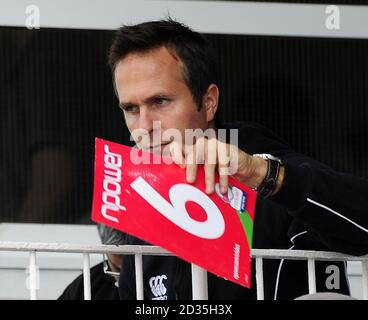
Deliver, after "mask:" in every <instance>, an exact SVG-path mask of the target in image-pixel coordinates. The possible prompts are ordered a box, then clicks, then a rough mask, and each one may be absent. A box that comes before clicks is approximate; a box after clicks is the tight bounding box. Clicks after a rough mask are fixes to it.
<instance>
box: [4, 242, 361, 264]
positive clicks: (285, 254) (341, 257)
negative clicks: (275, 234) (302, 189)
mask: <svg viewBox="0 0 368 320" xmlns="http://www.w3.org/2000/svg"><path fill="white" fill-rule="evenodd" d="M0 251H25V252H30V251H38V252H64V253H96V254H98V253H115V254H128V255H130V254H137V253H138V254H144V255H172V253H170V252H169V251H167V250H165V249H163V248H161V247H158V246H147V245H145V246H140V245H122V246H111V245H103V244H101V245H78V244H66V243H44V242H13V241H0ZM251 255H252V257H253V258H256V257H263V258H264V259H290V260H294V259H295V260H300V259H303V260H308V259H309V258H314V259H316V260H335V261H345V260H349V261H368V255H364V256H351V255H347V254H342V253H336V252H329V251H310V250H282V249H252V250H251Z"/></svg>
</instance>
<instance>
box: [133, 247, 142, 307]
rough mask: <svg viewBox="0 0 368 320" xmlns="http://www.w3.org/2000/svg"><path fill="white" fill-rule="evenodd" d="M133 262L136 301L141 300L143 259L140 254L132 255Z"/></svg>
mask: <svg viewBox="0 0 368 320" xmlns="http://www.w3.org/2000/svg"><path fill="white" fill-rule="evenodd" d="M134 261H135V281H136V283H135V285H136V291H137V300H143V257H142V254H140V253H136V254H135V255H134Z"/></svg>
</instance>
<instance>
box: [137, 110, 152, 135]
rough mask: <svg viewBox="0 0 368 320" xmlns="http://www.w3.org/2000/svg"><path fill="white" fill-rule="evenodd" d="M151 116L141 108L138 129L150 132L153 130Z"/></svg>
mask: <svg viewBox="0 0 368 320" xmlns="http://www.w3.org/2000/svg"><path fill="white" fill-rule="evenodd" d="M153 121H154V118H153V115H152V113H151V112H150V111H149V110H147V109H146V108H141V110H140V113H139V128H140V129H143V130H147V131H148V132H152V130H153Z"/></svg>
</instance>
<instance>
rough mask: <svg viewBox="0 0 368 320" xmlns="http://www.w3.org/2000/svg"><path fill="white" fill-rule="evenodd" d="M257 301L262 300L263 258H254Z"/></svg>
mask: <svg viewBox="0 0 368 320" xmlns="http://www.w3.org/2000/svg"><path fill="white" fill-rule="evenodd" d="M256 282H257V300H264V286H263V258H262V257H257V258H256Z"/></svg>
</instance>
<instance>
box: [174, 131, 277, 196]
mask: <svg viewBox="0 0 368 320" xmlns="http://www.w3.org/2000/svg"><path fill="white" fill-rule="evenodd" d="M170 155H171V158H172V160H173V161H174V162H175V163H176V164H177V165H179V166H180V167H182V168H186V178H187V182H189V183H194V182H195V180H196V178H197V168H198V164H203V165H204V170H205V179H206V181H205V183H206V192H207V193H208V194H211V193H212V192H213V191H214V187H215V174H216V172H218V174H219V184H220V191H221V193H223V194H224V193H226V192H227V190H228V185H229V175H231V176H233V177H234V178H235V179H237V180H239V181H240V182H242V183H244V184H246V185H247V186H249V187H251V188H256V187H258V186H259V185H260V184H261V182H262V181H263V179H264V178H265V176H266V173H267V161H266V160H264V159H262V158H259V157H253V156H251V155H249V154H247V153H246V152H244V151H242V150H240V149H239V148H237V147H236V146H234V145H231V144H226V143H224V142H221V141H219V140H217V139H215V138H211V139H207V138H205V137H201V138H199V139H197V141H196V143H195V144H194V145H181V144H180V143H178V142H176V141H173V142H172V143H171V144H170ZM283 180H284V168H283V167H282V168H281V170H280V174H279V178H278V181H277V186H276V188H275V191H274V192H273V195H274V194H276V193H277V192H278V191H279V189H280V187H281V185H282V182H283Z"/></svg>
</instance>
